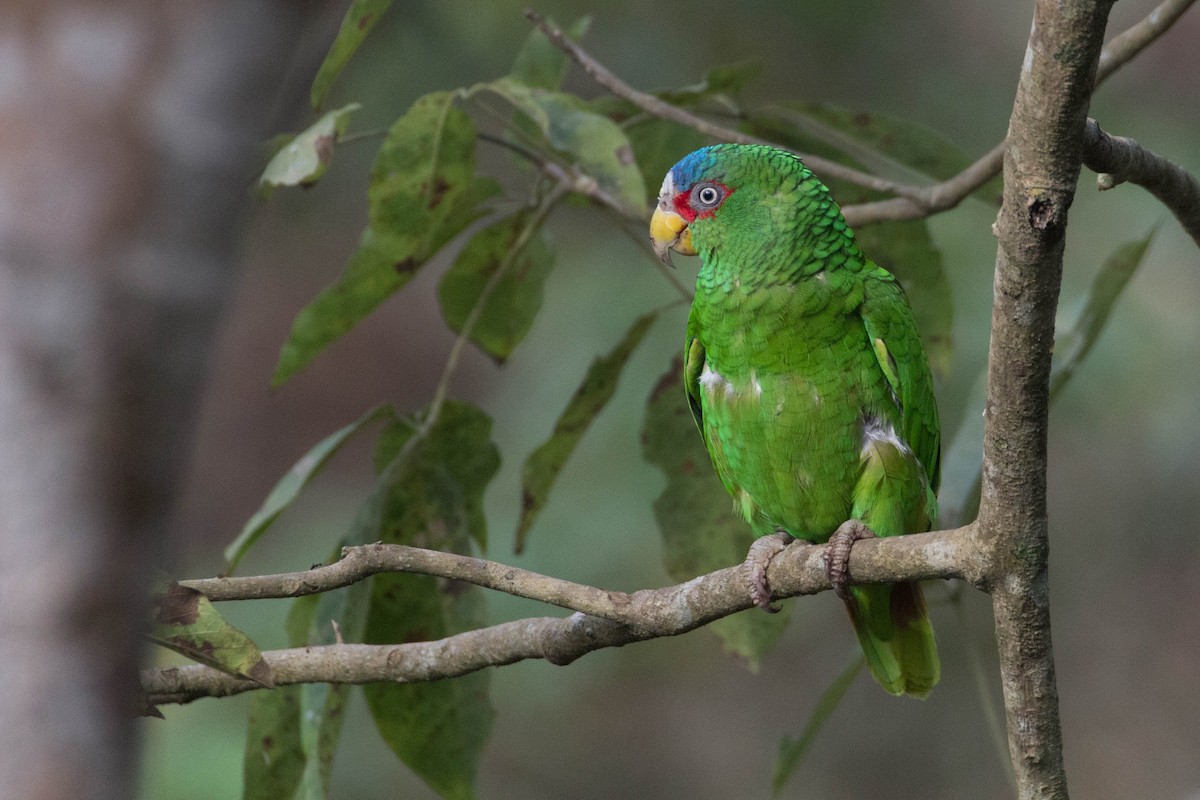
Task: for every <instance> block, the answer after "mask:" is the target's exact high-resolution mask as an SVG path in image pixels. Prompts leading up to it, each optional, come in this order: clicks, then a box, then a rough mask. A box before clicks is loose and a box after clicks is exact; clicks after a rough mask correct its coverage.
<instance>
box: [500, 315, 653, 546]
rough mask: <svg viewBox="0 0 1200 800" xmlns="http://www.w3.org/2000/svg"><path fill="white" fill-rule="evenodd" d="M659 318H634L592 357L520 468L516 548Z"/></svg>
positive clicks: (647, 316)
mask: <svg viewBox="0 0 1200 800" xmlns="http://www.w3.org/2000/svg"><path fill="white" fill-rule="evenodd" d="M657 318H658V312H657V311H652V312H650V313H649V314H644V315H643V316H640V317H638V318H637V319H636V320H634V322H633V324H632V325H631V326H629V330H627V331H625V335H624V336H623V337H621V341H619V342H617V345H616V347H614V348H613V349H612V350H611V351H609V352H608V354H607V355H604V356H600V357H599V358H596V359H595V360H593V361H592V364H591V366H590V367H588V371H587V374H586V375H585V376H584V378H583V382H582V383H580V384H579V388H577V389H576V390H575V393H574V394H573V395H571V399H570V400H569V401H567V407H566V408H564V409H563V412H562V413H561V414H560V415H559V417H558V421H557V422H556V423H554V431H553V432H552V433H551V434H550V438H549V439H547V440H546V441H545V442H543V443H542V444H541V445H539V446H538V448H537V449H536V450H534V451H533V452H532V453H530V454H529V458H527V459H526V460H525V466H524V468H522V470H521V519H520V521H519V522H518V523H517V540H516V545H515V547H514V550H515V551H516V552H518V553H520V552H521V551H522V550H523V549H524V548H525V538H526V536H527V535H528V533H529V528H530V527H531V526H532V525H533V521H534V519H535V518H536V517H537V515H538V514H539V513H540V512H541V510H542V508H543V507H544V506H545V505H546V500H547V499H548V498H549V496H550V489H551V488H552V487H553V486H554V482H555V481H556V480H557V479H558V473H559V472H560V471H561V470H562V468H563V465H564V464H566V463H567V459H568V458H570V457H571V453H573V452H575V447H576V445H578V444H579V441H580V439H582V438H583V435H584V433H586V432H587V429H588V427H589V426H590V425H591V424H592V421H593V420H594V419H595V418H596V417H597V416H599V414H600V412H601V411H603V410H604V407H605V406H607V405H608V401H609V400H611V399H612V396H613V394H615V393H616V391H617V381H618V380H619V379H620V377H621V370H623V369H624V368H625V364H626V363H627V362H628V361H629V357H630V356H631V355H633V351H634V350H635V349H636V348H637V346H638V345H639V344H641V341H642V339H643V338H645V336H646V332H647V331H649V330H650V326H651V325H653V324H654V321H655V320H656V319H657Z"/></svg>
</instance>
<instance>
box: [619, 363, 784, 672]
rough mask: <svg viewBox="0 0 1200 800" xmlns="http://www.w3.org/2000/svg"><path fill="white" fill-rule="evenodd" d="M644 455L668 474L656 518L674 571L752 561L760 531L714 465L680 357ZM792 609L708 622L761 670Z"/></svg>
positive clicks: (654, 398) (657, 403) (652, 404)
mask: <svg viewBox="0 0 1200 800" xmlns="http://www.w3.org/2000/svg"><path fill="white" fill-rule="evenodd" d="M642 454H643V456H644V457H645V459H646V460H647V461H649V462H650V463H651V464H654V465H655V466H657V467H659V468H660V469H661V470H662V471H663V473H664V475H665V476H666V478H667V486H666V488H665V489H663V493H662V494H661V495H659V497H658V499H657V500H655V501H654V518H655V519H656V520H657V522H658V529H659V532H660V533H661V534H662V539H663V554H664V559H665V562H666V568H667V572H668V573H669V574H670V575H671V577H672V578H673V579H675V580H677V581H685V580H690V579H691V578H694V577H696V576H697V575H702V574H705V573H708V572H712V571H713V570H717V569H722V568H724V567H731V566H734V565H735V564H738V563H739V562H741V561H743V560H745V558H746V553H747V551H749V549H750V545H751V543H752V542H753V541H754V537H753V535H752V534H751V532H750V527H749V526H748V525H747V524H746V522H745V521H744V520H743V519H741V518H740V517H738V516H737V515H736V514H735V513H734V511H733V501H732V500H731V499H730V498H729V494H728V493H727V492H726V491H725V487H723V486H722V485H721V482H720V480H718V478H717V475H716V473H715V472H714V471H713V468H712V463H711V462H710V461H709V458H708V453H707V452H706V451H705V449H704V444H703V440H702V439H701V438H700V432H699V431H697V430H696V423H695V421H694V420H693V419H692V412H691V410H690V409H689V408H688V405H687V400H686V399H685V396H684V389H683V366H682V364H681V363H680V360H679V359H676V361H675V363H674V365H673V366H672V367H671V369H670V370H668V371H667V373H666V374H665V375H663V377H662V379H661V380H660V381H659V382H658V385H657V386H655V388H654V390H653V392H651V394H650V401H649V404H648V406H647V408H646V419H645V422H644V423H643V426H642ZM789 609H790V606H789V605H788V604H786V603H785V604H784V605H783V611H782V613H779V614H763V613H762V612H760V611H758V610H757V609H750V611H749V612H742V613H740V614H734V615H733V616H729V617H725V618H723V619H719V620H717V621H716V622H714V623H713V624H712V625H709V626H708V627H709V628H710V629H711V630H713V631H714V632H715V633H716V634H717V635H718V636H720V637H721V639H722V641H723V642H724V645H725V647H726V649H728V650H730V651H732V652H734V653H736V654H737V655H739V656H741V657H742V658H744V659H745V660H746V662H747V663H748V665H749V666H750V667H751V668H752V669H755V668H757V666H758V663H759V662H760V660H761V659H762V657H763V656H764V655H765V654H766V653H767V651H768V650H769V649H770V648H771V646H772V645H773V644H774V643H775V641H776V640H777V639H778V638H779V635H780V634H781V633H782V632H783V628H784V626H785V625H786V624H787V616H788V612H789Z"/></svg>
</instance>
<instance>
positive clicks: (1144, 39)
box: [1096, 0, 1195, 86]
mask: <svg viewBox="0 0 1200 800" xmlns="http://www.w3.org/2000/svg"><path fill="white" fill-rule="evenodd" d="M1194 2H1195V0H1165V2H1162V3H1159V4H1158V5H1157V6H1155V8H1154V10H1153V11H1151V12H1150V13H1149V14H1148V15H1147V16H1146V17H1145V18H1144V19H1142V20H1141V21H1140V22H1137V23H1135V24H1133V25H1131V26H1130V27H1129V28H1127V29H1126V30H1124V31H1122V32H1121V33H1119V34H1117V35H1116V36H1114V37H1113V38H1112V39H1111V40H1109V42H1108V44H1106V45H1105V46H1104V49H1103V50H1101V51H1100V64H1099V66H1098V67H1097V68H1096V85H1097V86H1099V85H1100V84H1101V83H1103V82H1104V81H1105V80H1106V79H1107V78H1108V77H1109V76H1110V75H1112V74H1113V73H1114V72H1116V71H1117V69H1119V68H1120V67H1121V66H1123V65H1124V64H1126V63H1127V62H1128V61H1129V60H1130V59H1132V58H1133V57H1134V56H1136V55H1137V54H1138V53H1140V52H1142V51H1143V50H1145V49H1146V47H1147V45H1149V44H1150V43H1151V42H1153V41H1154V40H1155V39H1157V38H1158V37H1159V36H1162V35H1163V34H1164V33H1166V32H1167V31H1168V30H1169V29H1170V27H1171V26H1172V25H1174V24H1175V20H1177V19H1179V17H1180V16H1182V15H1183V12H1185V11H1187V10H1188V8H1189V7H1190V6H1191V5H1192V3H1194Z"/></svg>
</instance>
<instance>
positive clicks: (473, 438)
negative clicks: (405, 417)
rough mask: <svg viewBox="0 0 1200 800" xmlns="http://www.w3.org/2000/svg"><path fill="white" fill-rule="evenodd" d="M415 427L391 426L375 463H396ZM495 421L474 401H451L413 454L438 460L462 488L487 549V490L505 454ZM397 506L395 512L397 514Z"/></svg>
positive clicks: (475, 533)
mask: <svg viewBox="0 0 1200 800" xmlns="http://www.w3.org/2000/svg"><path fill="white" fill-rule="evenodd" d="M413 431H414V428H413V425H412V424H411V423H408V422H405V421H400V422H396V423H394V424H393V425H391V426H389V427H388V429H387V430H385V431H384V432H383V434H382V435H381V436H380V437H379V443H378V445H377V447H376V452H375V463H376V466H377V468H378V469H380V470H382V469H384V468H385V465H388V464H390V463H391V462H392V461H393V460H394V459H395V458H396V456H397V454H398V453H399V452H400V451H401V449H402V448H403V447H404V445H405V444H406V443H407V442H408V440H409V438H410V437H411V436H412V434H413ZM491 433H492V420H491V418H490V417H488V415H487V414H485V413H483V412H482V411H480V410H479V409H477V408H475V407H474V406H470V405H467V404H466V403H459V402H456V401H453V400H450V401H447V402H446V404H445V405H444V406H442V410H441V413H440V414H439V415H438V419H437V423H436V424H435V425H434V427H433V430H432V431H431V432H430V433H429V435H428V436H427V437H426V439H425V441H423V442H421V443H420V448H419V452H418V454H417V455H415V456H413V458H417V459H419V460H422V461H424V462H428V463H436V464H438V465H440V468H442V469H445V470H447V471H448V472H449V474H450V476H451V477H452V478H453V479H454V480H455V481H456V482H457V484H458V485H459V486H460V487H462V494H463V508H464V514H465V521H466V526H467V533H468V535H469V536H470V537H471V538H472V539H473V540H474V541H475V543H476V544H477V545H478V546H479V548H480V549H481V550H486V549H487V522H486V520H485V519H484V515H483V490H484V488H485V487H486V486H487V484H488V482H489V481H490V480H491V479H492V477H493V476H494V475H495V474H496V470H498V469H499V468H500V453H499V451H498V450H497V449H496V447H495V446H494V445H492V444H491ZM396 513H398V512H396V511H394V510H393V511H389V512H388V514H389V515H390V516H394V515H395V514H396Z"/></svg>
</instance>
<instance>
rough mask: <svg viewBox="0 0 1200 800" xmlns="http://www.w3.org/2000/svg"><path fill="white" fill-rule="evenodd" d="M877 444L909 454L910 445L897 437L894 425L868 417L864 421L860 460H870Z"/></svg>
mask: <svg viewBox="0 0 1200 800" xmlns="http://www.w3.org/2000/svg"><path fill="white" fill-rule="evenodd" d="M876 444H888V445H891V446H892V447H894V448H896V449H897V450H899V451H900V452H901V453H907V452H909V450H908V445H906V444H905V443H904V442H903V441H901V440H900V437H899V436H897V435H896V429H895V428H894V427H892V423H890V422H886V421H884V420H880V419H876V418H875V417H866V418H865V419H864V420H863V430H862V445H861V447H862V449H861V451H860V453H859V458H863V459H865V458H869V457H870V455H871V449H872V448H873V447H874V446H875V445H876Z"/></svg>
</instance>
